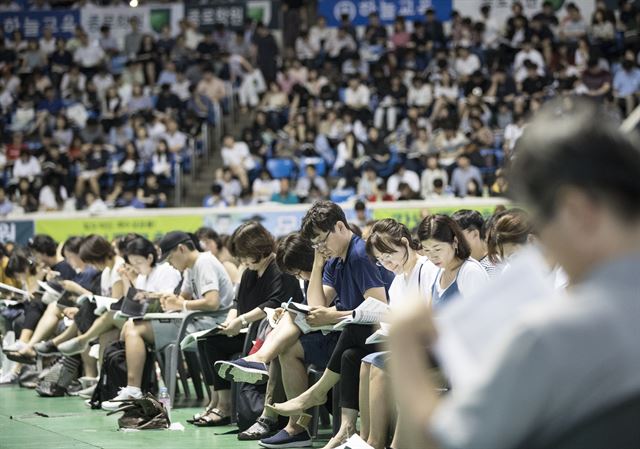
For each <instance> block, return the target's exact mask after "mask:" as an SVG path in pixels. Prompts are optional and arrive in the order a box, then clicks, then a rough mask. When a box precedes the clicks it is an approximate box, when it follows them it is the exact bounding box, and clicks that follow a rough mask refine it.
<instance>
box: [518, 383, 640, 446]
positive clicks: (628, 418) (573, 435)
mask: <svg viewBox="0 0 640 449" xmlns="http://www.w3.org/2000/svg"><path fill="white" fill-rule="evenodd" d="M603 448H611V449H638V448H640V394H638V395H636V396H634V397H632V398H630V399H626V400H624V401H622V402H620V403H617V404H614V405H612V406H609V407H606V408H605V409H603V410H599V411H597V412H596V413H594V414H592V415H591V416H588V417H587V418H586V419H583V420H582V421H580V422H579V423H578V424H576V425H575V426H574V427H572V428H570V429H569V430H567V431H566V432H565V433H563V434H562V435H560V436H559V437H558V438H556V439H555V440H554V441H551V442H550V443H545V444H541V445H535V444H534V445H527V444H526V443H525V444H523V445H521V446H519V448H518V449H603Z"/></svg>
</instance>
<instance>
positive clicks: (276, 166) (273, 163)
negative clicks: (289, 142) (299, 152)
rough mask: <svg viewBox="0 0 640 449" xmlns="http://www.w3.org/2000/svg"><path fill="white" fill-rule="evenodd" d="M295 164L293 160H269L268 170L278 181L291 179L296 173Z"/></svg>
mask: <svg viewBox="0 0 640 449" xmlns="http://www.w3.org/2000/svg"><path fill="white" fill-rule="evenodd" d="M294 166H295V164H294V162H293V161H292V160H291V159H279V158H274V159H269V160H268V161H267V170H269V173H271V176H273V177H274V178H276V179H280V178H291V177H292V176H293V171H294Z"/></svg>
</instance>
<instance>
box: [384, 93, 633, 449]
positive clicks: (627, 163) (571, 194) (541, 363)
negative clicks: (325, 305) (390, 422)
mask: <svg viewBox="0 0 640 449" xmlns="http://www.w3.org/2000/svg"><path fill="white" fill-rule="evenodd" d="M517 146H518V154H519V156H518V158H517V160H516V161H515V163H514V165H513V168H512V172H511V177H510V183H511V186H512V190H511V192H512V193H513V196H514V199H515V200H517V201H519V202H522V203H523V204H525V205H526V206H527V207H528V209H529V210H530V211H531V213H532V217H533V218H534V220H535V223H536V224H537V231H538V232H539V237H540V242H541V243H542V244H543V245H544V246H545V247H546V249H547V250H548V251H549V253H550V254H552V255H553V256H554V257H556V258H557V260H558V262H559V263H560V265H561V266H562V267H563V268H564V269H565V270H566V271H567V273H568V275H569V278H570V282H571V285H572V287H571V289H570V290H569V292H568V297H563V298H557V301H544V302H541V303H540V304H539V305H538V307H537V308H536V309H534V310H530V311H529V313H527V314H524V315H523V316H521V317H519V318H518V319H517V322H515V323H513V324H514V326H513V327H512V330H511V332H510V334H509V336H507V337H505V338H504V340H503V341H502V342H501V344H500V345H499V349H498V350H497V351H496V353H495V354H494V356H493V357H491V358H490V359H489V360H490V362H489V363H488V364H487V365H486V366H483V367H482V375H481V376H478V380H477V381H476V382H473V383H470V384H468V385H466V386H463V387H461V388H457V389H456V388H453V390H452V391H451V392H450V393H449V394H448V395H446V396H443V397H439V396H438V395H437V393H436V389H435V386H434V385H433V384H432V383H431V381H430V378H429V375H428V369H429V362H428V359H427V358H426V357H425V356H424V354H425V347H428V348H429V347H432V346H433V344H434V342H435V340H436V339H437V330H436V328H435V326H434V323H433V320H432V318H431V312H430V311H429V309H428V307H427V306H426V305H425V304H424V302H421V303H418V302H416V303H415V305H414V306H413V307H406V308H403V309H402V310H401V311H398V313H397V316H396V319H395V324H394V326H393V329H392V331H391V352H392V369H393V370H394V371H393V376H392V379H393V380H394V383H395V385H394V387H395V393H396V397H397V399H398V401H399V408H400V410H402V412H403V416H406V417H407V420H408V421H407V423H406V426H407V427H406V430H405V432H404V433H403V436H404V438H405V439H406V441H405V442H404V444H403V445H401V446H400V448H405V447H412V448H416V447H437V448H482V449H485V448H492V449H509V448H515V447H520V446H522V445H523V444H524V445H525V446H526V447H558V446H557V439H558V438H559V437H560V436H562V435H565V434H566V432H569V431H571V430H572V429H574V428H575V426H577V425H578V424H580V423H581V422H584V420H585V419H588V418H590V417H593V416H597V415H598V414H600V413H602V412H605V411H607V410H608V409H610V408H611V407H614V406H616V405H619V404H622V403H623V402H625V401H628V400H630V399H633V398H637V396H638V393H640V377H639V376H638V372H640V349H639V348H638V344H637V342H638V338H639V337H640V328H638V325H637V323H638V321H640V302H639V301H638V291H639V288H640V280H639V278H638V274H639V268H638V267H639V266H640V203H639V202H638V198H640V143H639V142H638V136H637V135H625V134H623V133H622V132H621V131H619V130H618V126H617V124H614V123H611V122H608V121H606V120H604V119H603V114H599V115H598V111H597V110H596V109H595V106H592V105H591V104H590V103H582V102H577V103H573V104H572V103H567V102H565V103H552V104H550V105H548V106H547V107H546V108H544V109H543V110H542V111H541V113H540V114H539V116H538V117H537V119H535V120H534V121H533V122H532V123H531V125H530V126H529V127H527V129H526V130H525V132H524V135H523V136H522V139H521V141H518V145H517ZM603 148H607V151H602V149H603ZM636 402H637V399H636ZM601 430H602V429H601ZM604 430H606V429H604ZM633 431H634V432H636V434H634V435H635V437H634V438H635V440H634V441H635V443H636V447H637V444H638V441H637V440H638V435H637V429H635V428H634V430H633ZM612 432H613V431H611V432H609V433H612ZM613 433H616V432H613ZM610 436H611V435H610ZM627 437H631V435H627ZM593 447H595V446H593ZM609 447H613V445H611V446H609Z"/></svg>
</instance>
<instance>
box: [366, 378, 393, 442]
mask: <svg viewBox="0 0 640 449" xmlns="http://www.w3.org/2000/svg"><path fill="white" fill-rule="evenodd" d="M369 382H370V387H369V407H370V408H369V410H370V412H371V421H370V432H369V438H368V441H367V442H368V443H369V445H370V446H373V447H374V448H375V449H384V448H385V447H386V445H387V437H388V430H389V423H390V421H391V416H390V413H389V397H388V391H389V387H390V385H389V383H388V378H387V375H386V373H385V372H384V371H383V370H381V369H380V368H376V367H375V366H372V367H371V373H370V377H369Z"/></svg>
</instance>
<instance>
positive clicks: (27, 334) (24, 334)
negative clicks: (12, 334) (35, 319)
mask: <svg viewBox="0 0 640 449" xmlns="http://www.w3.org/2000/svg"><path fill="white" fill-rule="evenodd" d="M32 335H33V331H32V330H31V329H22V331H21V332H20V338H19V339H18V340H20V341H21V342H22V343H29V340H31V336H32Z"/></svg>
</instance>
